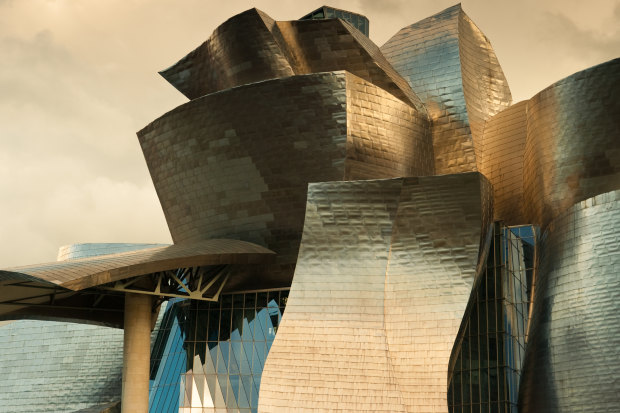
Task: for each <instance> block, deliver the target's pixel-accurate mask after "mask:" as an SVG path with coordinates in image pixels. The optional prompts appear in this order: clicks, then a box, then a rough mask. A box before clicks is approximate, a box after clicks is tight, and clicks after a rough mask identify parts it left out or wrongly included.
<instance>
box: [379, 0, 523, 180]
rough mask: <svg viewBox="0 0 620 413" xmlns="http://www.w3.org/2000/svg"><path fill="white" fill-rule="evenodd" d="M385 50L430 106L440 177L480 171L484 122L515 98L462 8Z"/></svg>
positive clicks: (403, 34)
mask: <svg viewBox="0 0 620 413" xmlns="http://www.w3.org/2000/svg"><path fill="white" fill-rule="evenodd" d="M381 51H382V52H383V54H384V55H385V56H386V58H387V60H388V61H389V62H390V63H391V64H392V65H393V66H394V68H395V69H396V70H397V71H398V73H400V74H401V76H403V77H404V78H405V80H407V81H408V82H409V84H410V85H411V87H412V89H413V90H414V91H415V93H416V94H417V95H418V96H419V97H420V98H421V99H422V101H423V102H424V104H425V105H426V107H427V110H428V113H429V116H430V118H431V120H432V134H433V147H434V151H435V167H436V170H437V173H439V174H442V173H456V172H467V171H476V170H478V168H479V161H477V160H476V155H477V154H479V152H480V149H479V148H477V147H476V146H480V140H481V135H482V128H483V126H484V121H485V120H486V119H488V118H489V117H490V116H492V115H494V114H496V113H498V112H499V111H501V110H502V109H504V108H506V107H508V106H509V105H510V102H511V99H512V98H511V94H510V89H509V88H508V83H507V81H506V78H505V77H504V74H503V72H502V69H501V67H500V66H499V63H498V61H497V57H496V56H495V53H494V52H493V48H492V47H491V44H490V43H489V41H488V39H487V38H486V37H485V36H484V35H483V34H482V32H480V30H479V29H478V28H477V27H476V26H475V25H474V24H473V22H472V21H471V20H470V19H469V17H467V15H466V14H465V13H464V12H463V10H462V9H461V6H460V4H458V5H456V6H453V7H450V8H448V9H446V10H444V11H442V12H440V13H437V14H436V15H434V16H431V17H429V18H427V19H424V20H422V21H420V22H418V23H415V24H413V25H411V26H408V27H405V28H403V29H402V30H400V31H399V32H398V33H397V34H396V35H394V36H393V37H392V38H391V39H390V40H388V42H387V43H385V44H384V45H383V46H381Z"/></svg>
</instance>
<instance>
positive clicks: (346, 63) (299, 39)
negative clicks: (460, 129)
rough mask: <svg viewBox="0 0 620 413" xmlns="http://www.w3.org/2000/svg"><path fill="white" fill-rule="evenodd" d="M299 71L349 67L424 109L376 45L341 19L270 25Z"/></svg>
mask: <svg viewBox="0 0 620 413" xmlns="http://www.w3.org/2000/svg"><path fill="white" fill-rule="evenodd" d="M271 31H272V33H273V34H274V38H275V39H276V41H278V44H279V45H280V47H281V48H282V50H283V51H284V52H285V54H286V55H287V57H288V60H289V63H290V64H291V66H292V67H293V70H294V71H295V73H296V74H308V73H317V72H329V71H334V70H347V71H348V72H351V73H353V74H354V75H356V76H359V77H361V78H362V79H365V80H367V81H369V82H372V83H374V84H375V85H377V86H379V87H381V88H382V89H385V90H386V91H388V92H390V93H391V94H393V95H394V96H396V97H398V98H399V99H401V100H403V101H404V102H407V103H409V104H412V105H415V106H416V108H417V109H418V110H420V111H422V112H424V111H425V109H424V106H423V105H422V101H421V100H420V98H418V97H417V96H416V94H415V93H414V92H413V90H411V86H409V84H408V83H407V82H406V81H405V80H404V79H403V78H402V77H401V76H400V75H399V74H398V73H397V72H396V70H394V68H393V67H392V65H390V63H388V61H387V59H386V58H385V57H384V56H383V54H382V53H381V51H380V50H379V48H378V47H377V45H375V44H374V43H373V42H372V41H371V40H370V39H369V38H368V37H366V36H364V35H363V34H362V33H361V32H360V31H358V30H357V29H355V28H354V27H353V26H351V25H350V24H348V23H346V22H344V21H342V20H339V19H329V20H301V21H279V22H275V24H274V25H273V26H272V28H271Z"/></svg>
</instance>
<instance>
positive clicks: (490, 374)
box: [448, 222, 538, 413]
mask: <svg viewBox="0 0 620 413" xmlns="http://www.w3.org/2000/svg"><path fill="white" fill-rule="evenodd" d="M492 237H493V238H492V242H491V243H490V244H489V245H488V248H487V249H486V250H485V253H486V259H485V263H484V266H483V267H482V268H481V270H482V271H480V272H479V273H478V274H477V277H476V280H475V282H474V287H473V289H472V294H471V297H470V299H469V302H468V304H467V309H466V311H465V316H464V317H463V321H462V324H461V327H460V329H459V333H458V335H457V338H456V341H455V344H454V347H453V349H452V354H451V356H450V367H449V370H448V407H449V411H450V412H451V413H453V412H462V411H476V412H485V413H486V412H515V413H516V412H517V401H518V389H519V380H520V377H521V368H522V360H523V356H524V352H525V343H526V328H527V321H528V303H529V293H530V288H531V285H532V279H533V272H534V259H535V248H536V240H537V238H538V232H537V229H536V228H535V227H532V226H530V225H522V226H516V227H505V226H503V225H501V224H500V223H499V222H496V223H495V225H494V228H493V232H492Z"/></svg>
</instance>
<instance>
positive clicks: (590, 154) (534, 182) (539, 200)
mask: <svg viewBox="0 0 620 413" xmlns="http://www.w3.org/2000/svg"><path fill="white" fill-rule="evenodd" d="M618 96H620V59H615V60H611V61H609V62H606V63H603V64H600V65H598V66H594V67H592V68H590V69H586V70H584V71H581V72H578V73H575V74H574V75H572V76H569V77H567V78H565V79H563V80H560V81H559V82H557V83H554V84H553V85H551V86H549V87H548V88H547V89H545V90H543V91H542V92H540V93H538V94H537V95H536V96H534V97H533V98H531V99H530V100H529V102H528V105H527V139H526V144H525V161H524V167H523V169H524V180H523V186H524V191H525V217H526V220H527V221H528V222H531V223H536V224H539V225H541V227H544V226H546V225H547V224H548V223H549V222H550V221H551V220H553V219H554V218H555V217H556V216H558V215H559V214H560V213H561V212H562V211H564V210H566V209H567V208H570V207H571V206H572V205H573V204H574V203H576V202H579V201H582V200H584V199H587V198H590V197H592V196H594V195H596V194H600V193H603V192H608V191H611V190H614V189H618V188H620V139H618V130H620V117H619V116H618V113H620V100H619V99H618Z"/></svg>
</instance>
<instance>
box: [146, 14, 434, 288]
mask: <svg viewBox="0 0 620 413" xmlns="http://www.w3.org/2000/svg"><path fill="white" fill-rule="evenodd" d="M307 23H315V22H307ZM138 135H139V138H140V142H141V145H142V149H143V151H144V155H145V158H146V161H147V165H148V167H149V170H150V172H151V176H152V178H153V182H154V184H155V188H156V190H157V193H158V196H159V199H160V201H161V204H162V207H163V209H164V213H165V216H166V220H167V221H168V227H169V228H170V232H171V234H172V238H173V240H174V242H175V243H186V242H192V241H197V240H202V239H206V238H218V237H227V238H239V239H243V240H246V241H250V242H256V243H258V244H260V245H264V246H267V247H268V248H270V249H272V250H274V251H276V252H277V253H278V265H277V266H276V267H273V268H271V269H270V270H268V271H265V278H262V279H256V280H254V282H255V283H256V285H254V286H247V285H246V286H244V287H243V288H265V287H267V286H272V287H273V286H287V285H289V284H290V279H291V277H292V270H293V267H294V263H295V261H296V259H297V249H298V246H299V241H300V238H301V231H302V228H303V217H304V211H305V202H306V191H307V184H308V183H309V182H322V181H334V180H342V179H349V177H360V176H363V177H364V178H365V179H367V178H386V177H394V176H401V175H403V174H421V175H426V174H430V173H432V163H431V162H430V160H429V159H428V156H429V154H430V151H431V149H430V140H429V137H428V130H427V129H426V124H425V118H424V116H423V115H420V114H419V112H417V111H416V110H415V109H414V108H413V107H411V106H410V105H407V104H405V103H404V102H402V101H401V100H400V99H397V98H395V97H394V96H393V95H391V94H390V93H388V92H386V91H384V90H383V89H381V88H379V87H376V86H375V85H373V84H371V83H368V82H367V81H365V80H363V79H361V78H359V77H356V76H353V75H351V74H348V73H347V72H327V73H317V74H313V75H305V76H294V77H290V78H283V79H278V80H272V81H266V82H261V83H255V84H251V85H245V86H242V87H238V88H234V89H229V90H227V91H223V92H220V93H216V94H212V95H208V96H204V97H203V98H201V99H196V100H193V101H191V102H189V103H187V104H185V105H182V106H180V107H178V108H177V109H175V110H173V111H171V112H169V113H168V114H166V115H164V116H162V117H161V118H160V119H158V120H156V121H154V122H153V123H151V124H150V125H149V126H147V127H146V128H144V129H143V130H142V131H140V132H139V133H138Z"/></svg>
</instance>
